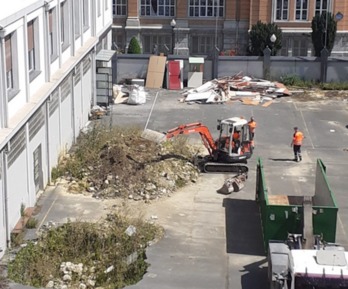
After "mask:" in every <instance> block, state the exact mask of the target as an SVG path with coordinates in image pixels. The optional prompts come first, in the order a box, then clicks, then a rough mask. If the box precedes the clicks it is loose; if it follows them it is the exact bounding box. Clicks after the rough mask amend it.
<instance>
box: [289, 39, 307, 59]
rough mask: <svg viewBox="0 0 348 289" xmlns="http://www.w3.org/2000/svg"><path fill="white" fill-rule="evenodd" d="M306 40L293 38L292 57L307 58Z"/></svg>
mask: <svg viewBox="0 0 348 289" xmlns="http://www.w3.org/2000/svg"><path fill="white" fill-rule="evenodd" d="M307 50H308V45H307V40H305V39H301V38H293V44H292V56H307V54H308V53H307Z"/></svg>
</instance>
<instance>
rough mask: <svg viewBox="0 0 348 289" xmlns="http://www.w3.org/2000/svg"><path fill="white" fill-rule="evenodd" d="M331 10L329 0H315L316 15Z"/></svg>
mask: <svg viewBox="0 0 348 289" xmlns="http://www.w3.org/2000/svg"><path fill="white" fill-rule="evenodd" d="M328 11H329V5H328V0H316V1H315V15H320V14H323V13H325V12H328Z"/></svg>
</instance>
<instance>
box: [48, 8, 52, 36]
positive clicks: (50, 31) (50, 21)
mask: <svg viewBox="0 0 348 289" xmlns="http://www.w3.org/2000/svg"><path fill="white" fill-rule="evenodd" d="M48 32H49V33H52V32H53V10H50V12H49V13H48Z"/></svg>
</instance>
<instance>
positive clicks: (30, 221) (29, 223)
mask: <svg viewBox="0 0 348 289" xmlns="http://www.w3.org/2000/svg"><path fill="white" fill-rule="evenodd" d="M37 223H38V220H37V219H35V218H33V217H30V218H29V219H28V221H27V223H26V224H25V227H26V228H27V229H34V228H36V226H37Z"/></svg>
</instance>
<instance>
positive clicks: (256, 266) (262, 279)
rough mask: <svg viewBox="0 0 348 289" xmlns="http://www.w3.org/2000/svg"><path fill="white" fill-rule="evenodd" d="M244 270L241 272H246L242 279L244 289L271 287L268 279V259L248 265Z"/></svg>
mask: <svg viewBox="0 0 348 289" xmlns="http://www.w3.org/2000/svg"><path fill="white" fill-rule="evenodd" d="M243 268H244V270H241V272H246V273H245V274H243V275H242V278H241V283H242V288H243V289H250V288H268V287H269V284H268V279H267V269H268V268H267V258H264V259H262V260H260V261H257V262H254V263H251V264H248V265H246V266H244V267H243Z"/></svg>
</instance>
